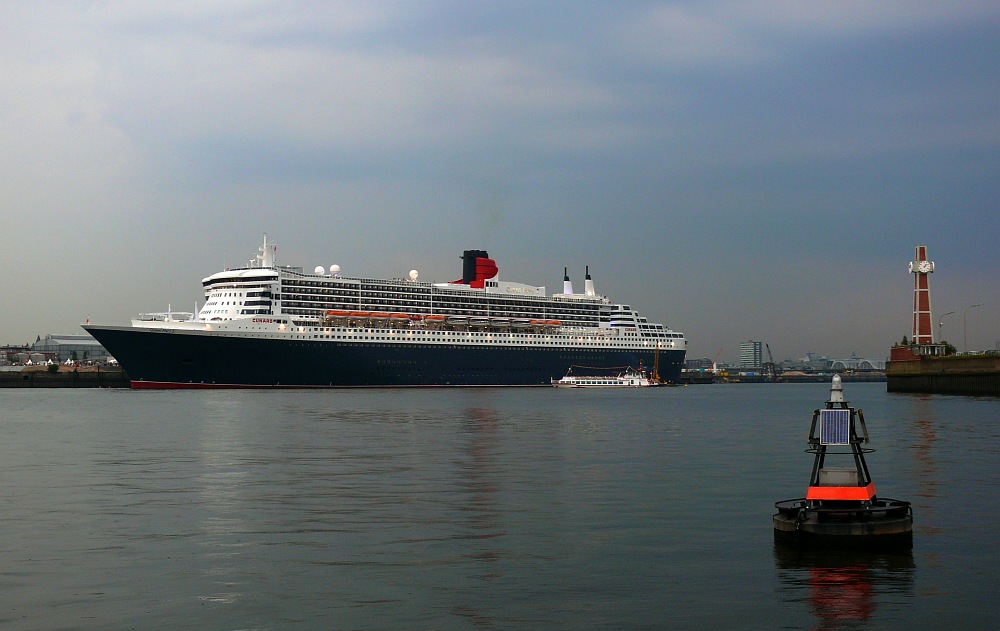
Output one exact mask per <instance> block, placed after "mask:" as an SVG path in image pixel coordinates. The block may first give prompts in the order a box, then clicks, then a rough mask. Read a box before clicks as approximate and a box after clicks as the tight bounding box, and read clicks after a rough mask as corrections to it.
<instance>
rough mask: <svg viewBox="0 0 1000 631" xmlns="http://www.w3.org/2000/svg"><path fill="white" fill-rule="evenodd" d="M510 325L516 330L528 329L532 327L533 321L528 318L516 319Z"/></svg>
mask: <svg viewBox="0 0 1000 631" xmlns="http://www.w3.org/2000/svg"><path fill="white" fill-rule="evenodd" d="M510 325H511V326H512V327H514V328H515V329H527V328H528V327H530V326H531V320H528V319H526V318H514V319H513V320H511V322H510Z"/></svg>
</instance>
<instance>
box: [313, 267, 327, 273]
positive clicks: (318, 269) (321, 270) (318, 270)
mask: <svg viewBox="0 0 1000 631" xmlns="http://www.w3.org/2000/svg"><path fill="white" fill-rule="evenodd" d="M324 271H325V270H324V269H323V266H322V265H317V266H316V269H314V270H313V273H314V274H317V275H319V274H322V273H323V272H324Z"/></svg>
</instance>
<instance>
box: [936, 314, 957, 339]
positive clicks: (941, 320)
mask: <svg viewBox="0 0 1000 631" xmlns="http://www.w3.org/2000/svg"><path fill="white" fill-rule="evenodd" d="M953 313H955V312H954V311H949V312H948V313H942V314H941V317H940V318H938V343H941V342H943V341H944V338H943V337H941V327H942V326H944V317H945V316H946V315H951V314H953Z"/></svg>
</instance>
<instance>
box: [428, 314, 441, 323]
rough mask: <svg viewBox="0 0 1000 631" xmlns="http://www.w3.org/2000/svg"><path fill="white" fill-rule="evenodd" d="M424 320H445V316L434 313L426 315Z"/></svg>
mask: <svg viewBox="0 0 1000 631" xmlns="http://www.w3.org/2000/svg"><path fill="white" fill-rule="evenodd" d="M424 320H426V321H427V322H444V316H443V315H438V314H436V313H433V314H431V315H428V316H424Z"/></svg>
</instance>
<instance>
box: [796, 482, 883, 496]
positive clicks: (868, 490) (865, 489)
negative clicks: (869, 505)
mask: <svg viewBox="0 0 1000 631" xmlns="http://www.w3.org/2000/svg"><path fill="white" fill-rule="evenodd" d="M873 497H875V483H874V482H869V483H868V486H810V487H809V490H808V491H807V492H806V499H807V500H870V499H872V498H873Z"/></svg>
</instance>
